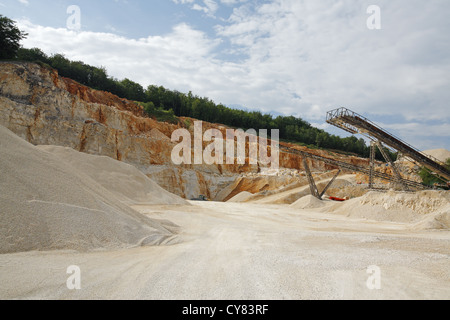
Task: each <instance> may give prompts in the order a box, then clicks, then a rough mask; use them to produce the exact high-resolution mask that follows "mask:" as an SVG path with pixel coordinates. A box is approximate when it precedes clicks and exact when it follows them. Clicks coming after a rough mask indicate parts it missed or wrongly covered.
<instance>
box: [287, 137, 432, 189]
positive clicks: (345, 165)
mask: <svg viewBox="0 0 450 320" xmlns="http://www.w3.org/2000/svg"><path fill="white" fill-rule="evenodd" d="M280 151H281V152H285V153H290V154H295V155H298V156H301V157H302V158H309V159H313V160H317V161H321V162H324V163H326V164H328V165H331V166H334V167H337V168H341V169H346V170H350V171H353V172H361V173H363V174H366V175H367V176H369V175H370V168H369V167H367V168H366V167H362V166H357V165H354V164H351V163H347V162H343V161H339V160H335V159H331V158H326V157H322V156H319V155H317V154H313V153H309V152H306V151H302V150H297V149H294V148H289V147H286V146H282V145H280ZM373 176H374V177H376V178H380V179H383V180H385V181H390V182H397V179H398V178H396V177H395V176H392V175H389V174H386V173H382V172H378V171H373ZM401 182H402V183H404V184H405V185H407V186H408V187H410V188H413V189H419V190H422V189H428V187H427V186H425V185H423V184H421V183H419V182H415V181H411V180H406V179H402V181H401Z"/></svg>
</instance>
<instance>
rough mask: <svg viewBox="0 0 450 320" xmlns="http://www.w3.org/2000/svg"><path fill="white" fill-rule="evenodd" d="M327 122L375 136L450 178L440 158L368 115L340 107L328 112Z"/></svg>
mask: <svg viewBox="0 0 450 320" xmlns="http://www.w3.org/2000/svg"><path fill="white" fill-rule="evenodd" d="M327 122H328V123H329V124H331V125H333V126H336V127H338V128H340V129H343V130H345V131H347V132H349V133H351V134H357V133H361V134H367V135H369V136H370V137H372V138H375V139H377V140H379V141H381V142H383V143H384V144H386V145H388V146H389V147H391V148H393V149H395V150H397V151H399V152H401V153H402V154H403V155H406V156H408V157H409V158H411V159H413V160H414V161H416V162H417V163H419V164H420V165H423V166H425V167H426V168H428V169H430V170H431V171H432V172H434V173H436V174H437V175H439V176H441V177H444V178H445V179H448V180H450V171H449V170H447V168H446V167H445V164H444V163H442V162H441V161H439V160H438V159H436V158H434V157H432V156H429V155H426V154H424V153H423V152H421V151H419V150H418V149H416V148H414V147H413V146H412V145H410V144H408V143H406V142H404V141H402V140H401V139H400V138H398V137H396V136H395V135H393V134H391V133H389V132H387V131H386V130H384V129H383V128H381V127H380V126H378V125H377V124H375V123H373V122H372V121H370V120H369V119H367V118H366V117H363V116H361V115H359V114H357V113H356V112H353V111H351V110H348V109H346V108H339V109H336V110H333V111H330V112H328V113H327Z"/></svg>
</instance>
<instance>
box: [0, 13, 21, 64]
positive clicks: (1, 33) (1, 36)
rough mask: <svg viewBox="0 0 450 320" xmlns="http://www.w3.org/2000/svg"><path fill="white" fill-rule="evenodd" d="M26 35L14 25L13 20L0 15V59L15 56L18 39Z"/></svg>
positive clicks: (17, 48) (18, 44) (18, 45)
mask: <svg viewBox="0 0 450 320" xmlns="http://www.w3.org/2000/svg"><path fill="white" fill-rule="evenodd" d="M27 35H28V34H26V33H25V32H22V31H20V30H19V28H17V27H16V25H15V22H14V21H13V20H11V19H9V18H7V17H4V16H2V15H0V59H14V58H16V56H17V51H18V50H19V48H20V41H21V40H22V39H25V38H26V36H27Z"/></svg>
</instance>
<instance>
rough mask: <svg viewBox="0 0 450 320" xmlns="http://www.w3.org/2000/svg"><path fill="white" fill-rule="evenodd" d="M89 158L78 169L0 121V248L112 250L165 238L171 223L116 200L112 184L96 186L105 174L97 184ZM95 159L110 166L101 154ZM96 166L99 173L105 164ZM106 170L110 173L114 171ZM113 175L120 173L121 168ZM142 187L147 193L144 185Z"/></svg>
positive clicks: (170, 232) (171, 230)
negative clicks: (18, 134) (90, 174)
mask: <svg viewBox="0 0 450 320" xmlns="http://www.w3.org/2000/svg"><path fill="white" fill-rule="evenodd" d="M62 153H63V154H64V153H67V154H72V156H74V160H73V161H71V162H72V163H75V162H76V159H75V158H77V155H75V154H73V153H71V152H69V151H66V150H64V151H63V152H62ZM79 156H80V158H83V156H82V155H79ZM95 162H96V161H95V160H92V162H88V163H87V164H86V165H82V166H81V167H78V168H82V167H85V169H86V170H79V169H78V168H77V166H75V167H73V166H72V165H71V164H69V163H66V162H64V161H63V160H62V158H60V157H58V156H55V155H54V154H51V153H49V152H46V151H43V150H40V149H39V148H37V147H34V146H32V145H31V144H29V143H28V142H26V141H24V140H22V139H20V138H19V137H17V136H16V135H14V134H13V133H12V132H11V131H9V130H7V129H6V128H4V127H1V126H0V168H1V175H0V190H1V192H0V253H13V252H24V251H32V250H59V249H61V250H64V249H70V250H82V251H84V250H93V249H112V248H114V249H117V248H125V247H132V246H139V245H157V244H162V243H167V242H170V241H171V239H173V238H174V235H175V234H174V230H176V226H175V225H174V224H172V223H170V222H159V221H156V220H152V219H150V218H147V217H145V216H143V215H141V214H139V213H138V212H136V211H134V210H132V209H131V208H130V207H128V206H127V205H125V204H124V203H122V202H121V201H119V200H117V199H116V197H117V192H114V191H116V188H117V186H111V188H110V189H111V191H113V192H111V191H109V190H107V189H106V188H105V187H103V186H102V184H106V183H107V181H109V180H108V179H109V178H107V177H105V178H104V180H103V179H100V180H101V182H100V183H98V182H96V181H95V180H94V179H93V178H92V177H91V176H89V175H88V174H86V173H88V172H90V171H89V170H88V169H92V170H94V169H95V168H94V163H95ZM99 162H100V163H105V164H108V165H110V163H109V162H108V161H107V160H106V159H101V160H99ZM91 166H92V167H91ZM111 167H113V166H112V164H111V166H110V167H109V168H111ZM128 169H129V170H130V172H132V171H133V170H131V169H130V168H128ZM97 170H99V175H100V174H101V172H102V170H108V168H97ZM83 171H84V172H83ZM94 171H95V170H94ZM112 172H113V173H112V176H114V175H116V174H118V173H119V172H120V170H112ZM91 173H93V172H91ZM94 176H95V177H96V178H98V175H97V174H95V175H94ZM118 178H119V179H121V178H123V172H122V176H119V177H118ZM111 179H112V178H111ZM111 181H114V179H112V180H111ZM115 181H117V180H115ZM145 184H146V183H145V182H142V181H141V185H145ZM147 184H148V182H147ZM127 187H128V186H127ZM130 191H131V190H130ZM131 192H132V191H131ZM144 192H145V193H146V194H148V190H147V191H144ZM156 192H158V191H156ZM125 195H127V193H125ZM128 196H130V195H129V194H128ZM141 196H142V195H139V196H138V198H139V199H140V198H141ZM164 196H167V195H164ZM124 197H125V196H124ZM127 198H130V199H133V197H127ZM144 198H145V197H144ZM122 199H125V198H122ZM148 199H150V198H149V197H147V200H148Z"/></svg>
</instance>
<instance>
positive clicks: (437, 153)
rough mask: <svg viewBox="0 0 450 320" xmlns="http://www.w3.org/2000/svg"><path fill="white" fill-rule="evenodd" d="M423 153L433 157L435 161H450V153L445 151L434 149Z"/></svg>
mask: <svg viewBox="0 0 450 320" xmlns="http://www.w3.org/2000/svg"><path fill="white" fill-rule="evenodd" d="M423 153H425V154H427V155H429V156H432V157H435V158H436V159H438V160H440V161H442V162H445V161H446V160H447V159H450V151H448V150H446V149H435V150H427V151H424V152H423Z"/></svg>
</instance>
